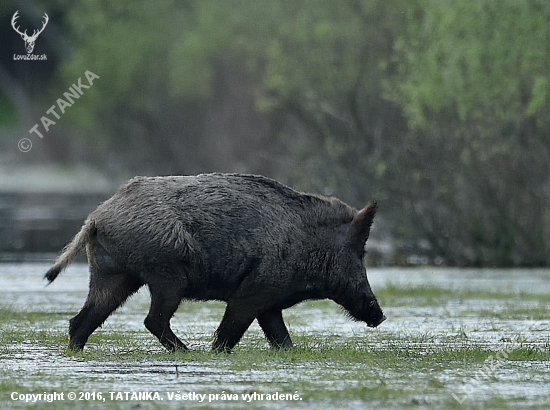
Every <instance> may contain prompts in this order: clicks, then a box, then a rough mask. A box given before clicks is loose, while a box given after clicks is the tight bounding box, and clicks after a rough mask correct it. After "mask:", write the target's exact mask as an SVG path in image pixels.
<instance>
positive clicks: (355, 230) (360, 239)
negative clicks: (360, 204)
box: [348, 201, 378, 249]
mask: <svg viewBox="0 0 550 410" xmlns="http://www.w3.org/2000/svg"><path fill="white" fill-rule="evenodd" d="M377 208H378V204H377V203H376V201H372V202H369V203H368V204H367V205H366V206H365V207H364V208H363V209H361V210H360V211H359V212H358V213H357V215H355V217H354V218H353V220H352V221H351V225H350V227H349V231H348V240H349V243H350V244H351V246H354V247H357V248H361V249H362V248H363V247H364V246H365V243H366V242H367V239H368V237H369V234H370V227H371V225H372V221H373V219H374V215H375V214H376V209H377Z"/></svg>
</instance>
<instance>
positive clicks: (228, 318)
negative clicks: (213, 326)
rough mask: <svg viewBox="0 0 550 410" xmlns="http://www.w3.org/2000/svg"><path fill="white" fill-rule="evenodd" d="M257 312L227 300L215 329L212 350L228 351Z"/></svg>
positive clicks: (237, 341)
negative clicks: (220, 319) (218, 324)
mask: <svg viewBox="0 0 550 410" xmlns="http://www.w3.org/2000/svg"><path fill="white" fill-rule="evenodd" d="M256 314H257V312H254V311H253V310H251V309H250V305H248V306H246V305H244V304H241V303H236V302H228V303H227V308H226V309H225V313H224V315H223V319H222V321H221V323H220V326H219V327H218V330H216V333H215V337H214V343H213V346H212V348H213V350H216V351H219V352H226V353H229V352H230V351H231V349H233V348H234V347H235V345H236V344H237V343H239V340H241V337H243V334H244V332H246V329H248V327H249V326H250V325H251V324H252V322H253V321H254V319H255V318H256Z"/></svg>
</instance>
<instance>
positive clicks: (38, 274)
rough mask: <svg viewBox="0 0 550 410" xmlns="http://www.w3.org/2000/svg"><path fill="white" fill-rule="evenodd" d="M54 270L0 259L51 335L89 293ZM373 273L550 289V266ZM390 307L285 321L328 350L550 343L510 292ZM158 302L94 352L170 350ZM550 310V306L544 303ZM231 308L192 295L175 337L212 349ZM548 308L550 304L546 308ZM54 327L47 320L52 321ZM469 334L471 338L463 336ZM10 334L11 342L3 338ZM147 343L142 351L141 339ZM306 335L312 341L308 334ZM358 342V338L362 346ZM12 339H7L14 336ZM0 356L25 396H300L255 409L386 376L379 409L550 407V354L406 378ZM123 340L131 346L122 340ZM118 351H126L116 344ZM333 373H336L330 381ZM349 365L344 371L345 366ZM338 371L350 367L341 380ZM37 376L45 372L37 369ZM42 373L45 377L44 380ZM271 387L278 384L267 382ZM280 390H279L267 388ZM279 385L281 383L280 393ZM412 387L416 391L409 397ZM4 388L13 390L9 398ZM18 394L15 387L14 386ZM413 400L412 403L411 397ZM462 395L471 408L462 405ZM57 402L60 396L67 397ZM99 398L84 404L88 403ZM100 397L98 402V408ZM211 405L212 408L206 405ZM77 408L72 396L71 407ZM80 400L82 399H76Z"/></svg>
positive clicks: (396, 371)
mask: <svg viewBox="0 0 550 410" xmlns="http://www.w3.org/2000/svg"><path fill="white" fill-rule="evenodd" d="M47 269H48V265H45V264H0V280H1V282H2V290H3V291H2V298H1V300H0V308H4V309H10V310H13V311H16V312H45V313H48V317H49V316H50V315H51V319H49V320H48V321H47V323H46V325H44V322H41V321H40V320H37V321H36V323H30V324H29V323H28V324H25V326H30V327H31V328H32V327H33V326H34V327H36V330H37V332H40V331H42V332H44V331H46V332H47V331H53V332H58V333H59V332H62V333H65V332H66V329H67V327H68V319H69V318H70V317H72V316H74V315H75V314H76V313H77V312H78V310H79V309H80V308H81V306H82V304H83V303H84V300H85V298H86V294H87V280H88V274H87V267H86V266H85V265H74V266H72V267H70V268H69V269H68V270H67V271H66V272H64V273H63V274H62V276H60V277H59V278H58V279H57V280H56V281H55V282H54V283H53V284H52V285H50V286H45V282H44V281H43V280H42V275H43V273H44V272H45V271H46V270H47ZM368 276H369V280H370V283H371V286H372V288H373V290H374V291H375V293H376V291H377V289H384V288H385V287H387V286H390V285H391V286H394V287H398V288H404V289H407V288H411V287H419V286H430V287H435V288H441V289H450V290H452V291H457V292H458V291H460V290H464V289H470V290H476V291H477V290H482V291H488V292H495V293H497V292H506V293H510V294H518V295H522V294H535V295H536V294H541V295H546V294H548V293H549V292H550V271H549V270H543V269H541V270H521V269H510V270H490V269H488V270H473V269H471V270H470V269H442V268H437V269H431V268H419V269H370V270H369V272H368ZM514 303H515V304H516V305H517V307H518V309H519V308H521V309H527V310H528V309H530V308H537V309H540V308H541V306H540V303H538V302H536V301H533V300H525V301H520V302H517V300H516V301H515V302H514ZM381 304H382V307H383V308H384V311H385V313H386V316H388V318H389V319H388V320H387V321H386V322H385V323H384V324H383V325H382V326H380V327H379V328H378V329H375V330H372V329H367V328H366V326H364V324H361V323H357V322H353V321H350V320H349V319H348V318H347V317H346V316H345V315H344V314H342V312H341V309H339V307H338V306H337V305H335V304H333V303H329V302H305V303H302V304H300V305H298V306H296V307H293V308H291V309H288V310H287V311H286V312H285V321H286V322H287V324H288V326H289V330H290V333H291V335H299V336H300V338H302V339H301V340H303V338H304V337H305V338H307V337H311V338H312V339H315V340H319V338H321V340H327V341H328V342H327V343H330V344H331V345H338V344H342V345H346V343H347V341H349V340H350V339H353V340H354V343H362V344H363V347H364V346H367V347H371V348H373V349H378V350H380V351H383V350H384V349H389V350H391V349H399V350H403V351H407V350H408V349H410V350H414V351H415V352H425V354H426V355H430V354H431V352H433V351H435V350H437V349H438V348H439V347H441V348H447V349H448V348H449V347H451V348H456V349H457V350H460V349H465V348H467V347H472V346H477V347H484V348H486V349H487V350H488V351H494V352H495V354H497V353H498V352H502V351H503V349H506V348H507V346H509V344H510V343H511V342H514V343H521V344H522V345H523V346H532V347H536V346H546V348H547V346H548V341H549V340H550V319H549V318H546V319H543V320H540V319H539V320H535V319H530V318H529V317H525V318H523V319H522V320H517V319H514V318H507V317H506V312H509V309H510V304H509V302H508V301H507V300H506V299H502V298H484V299H467V300H462V301H461V300H455V299H453V300H449V301H446V302H445V303H442V304H441V305H428V306H425V305H422V304H421V303H419V304H417V303H415V301H414V300H412V301H411V303H410V304H409V303H407V304H405V305H403V304H398V306H391V305H385V304H384V301H383V300H381ZM148 305H149V295H148V292H147V290H146V289H142V290H141V291H140V292H138V294H136V295H135V296H133V297H132V298H131V299H130V300H129V301H128V303H127V304H126V305H124V306H123V307H122V308H121V309H119V310H118V311H117V312H116V313H115V314H113V315H112V316H111V317H110V318H109V319H108V320H107V322H106V323H105V324H104V326H103V327H102V328H101V329H100V330H98V331H97V332H96V333H98V332H100V333H102V334H105V335H117V334H118V335H120V334H122V335H123V336H124V337H125V338H128V340H131V341H132V343H129V344H128V347H127V348H126V347H122V348H120V344H118V346H119V347H115V346H113V345H109V343H108V341H105V340H102V341H101V343H96V342H94V341H93V340H92V339H91V340H90V343H89V344H88V345H87V349H92V350H95V351H105V352H106V356H107V357H111V358H113V356H114V358H115V359H116V358H117V355H118V354H120V355H121V356H123V355H124V354H125V353H126V352H127V351H126V350H125V349H130V350H135V349H139V350H143V352H145V353H147V352H152V353H162V352H163V349H162V347H161V346H160V345H159V344H158V342H157V341H156V339H154V338H153V336H152V335H150V334H149V333H148V332H147V330H146V329H145V328H144V326H143V319H144V318H145V316H146V314H147V310H148ZM546 308H547V309H549V308H550V306H548V305H546ZM223 310H224V305H223V304H221V303H217V302H208V303H195V302H193V303H189V302H184V303H183V304H182V306H181V307H180V309H179V310H178V312H176V315H175V316H174V318H173V320H172V326H173V329H174V332H175V333H176V334H178V335H179V336H180V337H181V338H182V340H184V342H186V343H187V344H188V346H189V347H190V348H191V349H193V350H199V351H205V352H206V351H208V350H209V346H210V345H209V343H210V340H211V338H212V334H213V332H214V330H215V329H216V327H217V325H218V323H219V321H220V319H221V317H222V315H223ZM549 310H550V309H549ZM499 311H502V312H504V314H503V315H502V316H498V317H495V316H494V315H484V314H482V313H483V312H493V313H494V312H497V313H498V312H499ZM45 326H46V327H45ZM464 335H466V336H464ZM4 339H5V338H4ZM136 340H137V341H138V342H139V343H137V346H138V347H136V343H135V341H136ZM306 340H307V339H306ZM357 341H359V342H357ZM6 342H7V343H6ZM4 344H6V346H4V347H3V348H2V350H1V351H0V354H1V356H0V381H1V382H2V383H4V384H9V383H11V384H12V385H13V386H14V387H13V388H12V390H13V389H20V390H21V391H30V392H42V391H55V390H58V391H65V392H68V391H70V390H83V380H90V384H89V385H87V386H86V384H85V386H86V387H87V389H85V390H87V391H102V392H110V391H113V392H125V391H134V392H136V391H157V392H161V393H162V394H163V395H165V394H166V393H167V392H172V393H173V392H180V393H187V392H195V393H202V394H215V393H218V394H221V393H222V392H223V393H231V394H239V395H240V394H243V393H248V392H254V391H256V392H262V393H271V392H272V391H275V390H276V391H280V392H284V393H295V392H296V391H297V388H296V387H295V386H301V389H302V390H301V391H299V392H298V393H299V394H300V397H301V398H302V399H303V400H301V401H292V402H288V401H280V402H271V401H254V402H253V403H252V404H253V406H254V407H257V408H260V407H264V408H286V407H287V406H291V407H298V408H315V407H318V406H319V403H318V402H316V401H315V400H308V389H311V390H312V391H313V389H317V390H318V389H322V390H325V391H329V392H330V391H334V392H335V393H336V392H338V391H341V390H345V389H349V388H354V386H355V384H357V385H358V386H363V387H364V388H367V389H368V388H374V389H376V386H377V383H384V385H385V386H386V387H388V383H389V390H390V391H392V390H395V391H401V392H405V396H404V398H403V397H402V398H401V399H402V400H405V401H404V402H402V403H400V404H399V401H397V402H395V401H392V400H388V401H385V400H383V399H377V400H378V401H376V402H375V404H376V408H393V407H394V406H396V404H397V405H398V407H401V406H402V405H412V406H413V407H415V408H432V407H433V408H437V407H439V406H440V405H441V404H442V403H443V404H444V403H448V400H449V397H450V395H451V394H453V393H454V394H455V395H456V396H457V398H458V399H457V401H456V402H455V403H454V404H456V405H457V406H459V407H460V406H466V407H468V406H469V407H479V408H483V407H484V404H483V403H484V402H485V401H486V400H504V401H505V402H506V403H513V408H530V407H539V406H540V407H544V406H547V405H548V406H550V399H549V394H550V393H549V392H550V357H549V358H548V360H543V361H541V360H533V361H510V360H502V361H500V362H498V366H494V367H493V368H491V371H490V372H488V371H487V369H486V367H487V365H485V364H482V365H479V366H478V368H477V369H470V368H461V367H460V366H459V365H458V366H457V365H456V364H450V365H449V366H448V368H446V367H445V364H444V363H442V364H441V365H440V366H438V369H434V370H433V374H428V373H426V372H425V371H422V372H419V373H418V374H414V375H411V374H408V373H407V364H406V363H402V364H401V365H399V366H395V368H393V369H383V370H381V371H380V372H379V373H377V372H376V369H372V368H370V367H369V365H368V364H365V363H357V364H349V365H343V364H341V363H339V364H335V363H331V362H327V361H324V360H323V359H322V355H320V359H319V360H318V361H315V360H314V361H311V362H308V363H306V364H304V363H303V362H301V361H298V362H297V363H295V364H294V363H292V362H284V363H280V362H278V363H275V364H274V365H273V367H271V368H260V369H257V368H250V369H248V368H235V363H233V362H232V361H231V360H230V359H229V358H227V357H224V356H223V355H221V356H211V358H214V359H212V360H200V361H193V360H188V361H181V360H178V359H177V358H175V359H173V360H171V359H167V360H164V359H163V360H158V359H155V360H149V359H147V358H146V355H144V358H143V360H142V361H136V360H132V361H131V362H130V363H124V362H123V361H122V362H121V361H120V360H115V359H112V360H111V359H108V358H107V359H106V360H87V359H86V360H85V359H83V358H82V357H79V356H70V355H67V354H66V352H65V351H64V349H63V346H60V347H59V348H58V349H54V350H53V351H52V348H51V347H48V346H45V345H44V344H43V343H41V342H40V338H39V337H38V336H37V340H32V339H29V340H23V341H13V342H11V343H10V342H9V340H8V341H6V340H4ZM258 344H259V345H261V346H263V345H264V344H265V345H266V343H265V342H264V340H263V336H262V334H261V331H260V329H259V327H258V325H257V324H253V325H252V326H251V328H250V329H249V331H248V332H247V334H246V335H245V337H244V339H243V341H242V342H241V344H240V345H239V349H241V350H242V351H245V350H246V348H247V346H255V347H257V346H258ZM122 345H123V346H125V345H124V343H123V344H122ZM117 349H118V350H117ZM356 371H357V372H359V373H357V374H365V375H367V377H369V378H371V379H369V380H352V379H349V375H350V374H355V373H354V372H356ZM327 372H330V374H331V375H332V377H330V378H327ZM339 372H340V373H339ZM339 374H341V379H340V376H339ZM37 375H38V376H37ZM40 375H43V377H41V376H40ZM411 376H413V379H414V378H417V379H419V380H426V383H428V384H429V383H435V384H436V385H437V384H438V383H441V384H442V385H443V386H444V387H442V388H441V389H440V390H441V391H440V393H438V394H435V395H434V394H433V392H431V393H427V394H423V393H422V392H421V391H418V385H416V384H412V385H411V384H410V377H411ZM270 386H273V387H270ZM270 389H271V390H270ZM273 389H275V390H273ZM407 392H408V393H407ZM2 394H4V392H3V393H2ZM5 395H7V396H9V392H8V393H5ZM411 397H412V399H411ZM462 398H464V401H463V403H462V404H458V403H459V400H461V399H462ZM0 399H1V400H0V401H1V403H3V404H7V405H8V406H15V407H17V406H23V403H21V402H19V401H11V400H10V399H9V397H1V398H0ZM166 400H167V397H166V396H165V401H164V402H163V403H162V404H163V407H165V405H167V404H168V405H172V406H176V407H179V406H181V403H182V402H181V401H180V402H174V401H168V402H167V401H166ZM113 403H114V404H116V406H119V407H120V406H122V407H124V406H127V407H124V408H130V407H131V406H132V405H135V404H136V402H135V401H128V400H126V401H125V400H123V401H120V402H111V404H113ZM368 403H369V401H368V400H366V399H361V400H359V399H356V398H355V399H353V400H339V401H338V407H339V408H349V409H353V408H365V406H366V405H367V404H368ZM58 404H59V403H58ZM85 404H90V402H82V403H79V405H80V406H83V405H85ZM92 404H93V403H92ZM139 404H140V408H154V407H155V406H157V405H158V404H159V402H158V401H139ZM190 404H193V405H199V403H198V402H197V401H194V402H190V401H186V402H185V405H186V406H187V405H190ZM202 404H204V403H202ZM245 404H246V405H247V406H248V405H252V404H250V403H244V402H243V401H240V402H238V403H235V402H233V401H227V400H221V399H220V400H214V401H213V402H212V403H211V404H210V405H215V407H232V406H233V407H234V408H241V407H242V406H244V405H245ZM73 405H74V403H73ZM77 407H78V406H77Z"/></svg>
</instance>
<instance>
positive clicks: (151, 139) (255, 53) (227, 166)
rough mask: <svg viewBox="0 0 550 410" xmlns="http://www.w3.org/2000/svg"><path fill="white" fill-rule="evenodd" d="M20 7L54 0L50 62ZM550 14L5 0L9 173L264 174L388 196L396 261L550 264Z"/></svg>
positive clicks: (379, 1)
mask: <svg viewBox="0 0 550 410" xmlns="http://www.w3.org/2000/svg"><path fill="white" fill-rule="evenodd" d="M16 10H19V16H20V17H19V19H18V21H17V24H18V25H20V26H21V29H22V30H23V29H25V28H27V29H28V30H27V32H28V33H32V31H33V29H38V28H40V27H41V25H42V22H43V15H44V13H47V14H48V16H49V22H48V25H47V26H46V28H45V29H44V31H43V32H42V33H41V34H40V35H39V37H38V38H37V40H36V45H35V49H34V51H33V53H34V54H37V55H42V54H45V55H46V56H47V60H45V61H24V60H17V59H15V57H14V55H24V54H26V52H25V48H24V43H23V41H22V39H21V37H20V35H19V34H17V33H16V32H15V31H14V30H13V28H12V26H11V19H12V17H13V15H14V13H15V11H16ZM549 22H550V2H549V1H547V0H522V1H515V0H499V1H494V0H452V1H451V0H300V1H295V0H292V1H291V0H159V1H146V0H133V1H107V0H80V1H78V0H77V1H73V0H43V1H39V0H32V1H12V0H3V1H2V3H1V5H0V45H1V55H0V58H1V60H0V149H1V153H0V161H1V162H0V179H2V180H3V182H2V183H1V184H0V189H1V190H2V192H4V194H5V198H13V195H15V194H16V193H17V191H18V190H26V191H33V190H35V191H41V192H43V191H45V190H47V191H48V192H50V193H55V192H58V191H61V190H62V187H63V186H65V187H66V189H65V190H66V191H68V192H69V193H71V192H73V193H74V192H77V191H78V192H80V193H81V192H86V191H90V192H91V191H93V192H95V194H97V192H100V193H101V194H100V195H99V196H101V195H103V196H104V197H105V198H106V197H108V196H109V195H110V194H111V193H112V191H113V190H114V189H115V187H116V186H117V185H118V184H119V183H121V182H122V181H123V180H124V179H126V178H128V177H130V176H133V175H135V174H146V175H160V174H195V173H199V172H211V171H224V172H252V173H260V174H264V175H267V176H270V177H273V178H276V179H278V180H280V181H282V182H284V183H287V184H290V185H291V186H293V187H295V188H297V189H301V190H307V191H314V192H318V193H323V194H327V195H335V196H337V197H339V198H341V199H343V200H345V201H346V202H348V203H350V204H351V205H353V206H356V207H360V206H362V205H363V204H364V203H365V202H366V201H367V200H369V199H372V198H376V199H378V200H379V202H380V205H381V207H380V214H379V215H380V218H379V219H378V220H377V223H376V224H375V225H376V226H375V228H376V235H375V237H374V238H373V239H374V244H375V245H376V244H378V246H379V249H381V251H380V252H381V253H382V254H385V255H386V256H381V257H380V258H381V259H380V260H381V261H382V262H381V263H389V264H407V263H443V264H448V265H469V266H514V265H515V266H518V265H520V266H543V265H546V266H547V265H549V264H550V104H549V102H550V53H549V51H550V50H549V47H550V46H549V44H550V25H549ZM86 71H90V72H91V73H94V74H95V75H97V76H99V77H100V78H99V79H94V81H93V85H92V86H90V88H88V89H83V90H82V91H83V95H82V96H80V98H79V99H75V100H74V102H73V104H72V105H71V106H70V107H68V108H66V111H65V113H64V114H61V115H60V118H59V119H57V118H55V117H54V116H53V115H52V114H47V110H48V109H49V108H50V107H51V106H52V105H55V106H56V111H59V110H58V108H57V106H58V104H59V101H58V99H59V98H62V99H65V100H66V98H65V97H64V93H66V92H67V91H68V90H69V88H70V87H71V86H72V85H73V84H76V83H77V80H78V79H79V78H81V82H82V84H86V85H88V80H87V79H86V76H85V72H86ZM43 116H46V117H47V118H48V119H50V120H53V121H55V122H56V124H55V125H52V126H50V127H49V130H48V131H47V132H44V130H43V128H42V125H41V122H40V119H41V117H43ZM35 124H39V128H38V129H39V130H41V132H42V134H43V138H39V137H38V136H37V134H35V133H29V130H30V129H31V128H32V127H33V126H34V125H35ZM21 138H29V139H30V141H31V142H32V144H33V145H32V149H31V150H30V151H29V152H26V153H23V152H21V151H20V150H19V149H18V141H19V140H20V139H21ZM67 181H69V182H67ZM71 181H72V182H71ZM75 181H76V182H75ZM33 184H35V185H36V189H34V188H32V187H33V186H35V185H33ZM64 184H65V185H64ZM45 187H49V188H48V189H46V188H45ZM8 194H9V195H12V196H11V197H10V196H9V195H8ZM27 198H28V197H27ZM6 201H7V202H6ZM10 201H11V202H10ZM18 201H19V202H18ZM20 201H21V200H20V199H18V200H14V199H11V200H6V199H4V202H3V203H4V205H1V203H0V212H1V211H2V209H6V211H5V212H8V208H10V207H11V208H18V207H19V209H21V207H20ZM8 202H9V204H8ZM23 202H24V201H23ZM31 202H32V203H33V204H34V205H36V203H37V200H34V201H31ZM45 202H47V200H45V199H44V198H42V199H41V200H40V201H39V203H41V204H44V203H45ZM6 204H8V205H6ZM10 204H11V205H10ZM71 204H72V202H71ZM95 204H97V202H95ZM34 205H33V206H34ZM2 206H4V208H2ZM94 206H95V205H94ZM11 208H10V209H11ZM69 208H74V207H73V205H70V206H69ZM86 209H87V208H86ZM92 209H93V207H92ZM9 212H11V211H9ZM9 212H8V213H9ZM14 212H15V211H14ZM37 212H38V211H37ZM86 212H87V211H86ZM43 213H44V212H43ZM46 213H47V212H46ZM31 214H32V212H31ZM35 214H36V212H35ZM83 214H84V215H83V216H84V217H85V213H84V212H83ZM5 215H8V214H5ZM10 215H11V216H10ZM14 215H15V214H13V213H12V214H9V215H8V216H4V219H3V220H4V222H3V225H2V222H1V221H2V218H1V217H0V231H2V229H4V231H3V232H4V233H3V234H2V232H0V242H1V241H2V240H3V241H4V242H5V243H9V242H10V241H12V242H13V241H16V239H13V237H12V236H10V235H12V233H10V230H13V229H15V228H14V227H15V226H16V225H17V224H15V223H13V221H14V220H15V219H17V217H14ZM18 215H19V214H18ZM18 217H19V218H20V219H21V220H23V219H24V218H23V217H22V216H21V215H19V216H18ZM41 218H42V219H43V220H45V219H47V216H44V215H42V216H41ZM79 218H81V216H80V215H78V218H76V217H75V220H76V219H79ZM31 219H32V218H31ZM35 219H36V218H35ZM8 220H9V221H12V225H9V223H8V222H6V221H8ZM81 220H82V219H80V221H81ZM10 226H11V227H10ZM17 226H18V225H17ZM77 227H78V224H77ZM76 229H77V228H76ZM48 232H49V231H48ZM53 232H54V231H51V232H50V233H51V235H55V234H54V233H53ZM75 232H76V230H75V231H72V232H69V233H68V234H67V235H68V237H69V238H70V236H71V235H72V234H74V233H75ZM2 235H3V236H2ZM48 235H50V234H48ZM48 235H46V236H48ZM51 235H50V236H51ZM2 238H3V239H2ZM55 246H57V243H56V244H55ZM388 255H389V256H388ZM411 256H413V257H411Z"/></svg>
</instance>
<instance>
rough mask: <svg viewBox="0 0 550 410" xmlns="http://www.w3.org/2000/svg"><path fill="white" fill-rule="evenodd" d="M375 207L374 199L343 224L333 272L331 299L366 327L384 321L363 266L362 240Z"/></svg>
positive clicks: (363, 242)
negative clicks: (344, 225) (334, 285)
mask: <svg viewBox="0 0 550 410" xmlns="http://www.w3.org/2000/svg"><path fill="white" fill-rule="evenodd" d="M376 209H377V204H376V202H370V203H369V204H367V206H365V207H364V208H363V209H362V210H360V211H359V212H358V213H357V214H356V215H355V216H354V218H353V220H352V221H351V223H350V224H349V225H347V226H346V227H345V230H344V232H343V235H342V237H341V244H342V246H341V248H340V257H339V258H338V263H337V264H338V265H339V266H338V267H337V269H336V275H335V277H336V278H337V282H338V284H337V286H336V289H338V291H337V292H336V293H335V297H334V301H335V302H336V303H338V304H340V305H341V306H343V307H344V309H346V311H347V312H348V314H349V315H350V316H351V318H352V319H355V320H359V321H362V322H365V323H366V324H367V326H369V327H377V326H378V325H380V324H381V323H382V322H383V321H384V320H386V316H384V313H383V312H382V309H381V308H380V305H379V304H378V301H377V300H376V296H374V293H373V292H372V289H371V287H370V284H369V281H368V278H367V272H366V268H365V243H366V241H367V239H368V237H369V233H370V228H371V225H372V221H373V219H374V215H375V213H376Z"/></svg>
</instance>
